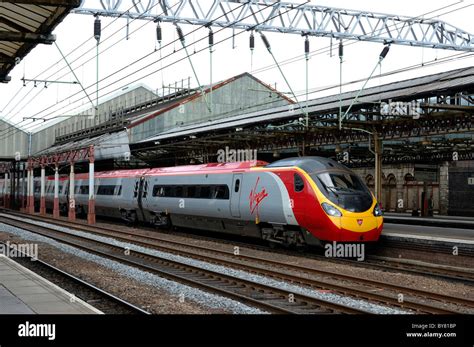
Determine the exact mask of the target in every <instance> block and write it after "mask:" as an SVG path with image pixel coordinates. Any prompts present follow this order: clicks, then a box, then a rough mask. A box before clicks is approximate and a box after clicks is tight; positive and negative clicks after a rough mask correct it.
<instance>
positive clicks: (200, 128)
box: [139, 67, 474, 143]
mask: <svg viewBox="0 0 474 347" xmlns="http://www.w3.org/2000/svg"><path fill="white" fill-rule="evenodd" d="M468 86H474V67H470V68H463V69H457V70H452V71H447V72H442V73H438V74H434V75H429V76H423V77H418V78H413V79H409V80H404V81H400V82H394V83H389V84H386V85H383V86H380V87H373V88H368V89H366V90H365V91H364V92H362V94H361V96H360V97H359V102H358V103H357V105H361V104H371V103H374V102H379V101H380V100H389V99H394V100H400V99H403V98H408V99H409V98H413V97H415V96H416V97H418V96H423V95H429V94H433V93H436V92H440V91H443V90H447V89H451V88H466V87H468ZM357 93H358V91H352V92H347V93H343V94H342V98H341V99H342V107H343V108H345V107H348V106H349V105H350V104H351V102H352V100H353V99H354V98H355V97H356V95H357ZM339 98H340V96H339V94H335V95H331V96H327V97H323V98H317V99H313V100H310V101H308V113H310V114H311V113H323V112H329V111H331V110H335V109H338V108H339V104H340V101H339ZM301 104H302V107H305V103H304V102H303V103H301ZM295 112H297V108H296V107H295V111H294V112H290V111H289V110H288V106H282V107H275V108H272V109H267V110H263V111H256V112H251V113H247V114H243V115H238V116H233V117H229V118H225V119H217V120H215V121H210V122H204V123H200V124H193V125H189V126H185V127H181V128H179V129H171V130H169V131H167V132H163V133H161V134H159V135H157V136H153V137H150V138H148V139H145V140H142V141H140V142H139V143H145V142H153V141H159V140H166V139H171V138H174V137H179V136H186V135H192V134H197V133H203V132H209V131H215V130H222V129H228V128H236V127H243V126H248V125H249V124H257V123H264V122H270V121H277V120H281V119H285V118H288V119H291V118H294V117H295Z"/></svg>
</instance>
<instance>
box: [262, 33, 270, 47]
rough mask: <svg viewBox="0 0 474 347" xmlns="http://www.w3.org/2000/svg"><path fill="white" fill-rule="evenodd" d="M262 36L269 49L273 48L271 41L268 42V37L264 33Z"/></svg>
mask: <svg viewBox="0 0 474 347" xmlns="http://www.w3.org/2000/svg"><path fill="white" fill-rule="evenodd" d="M260 35H261V36H262V40H263V43H264V44H265V47H267V49H268V50H271V46H270V42H268V40H267V37H266V36H265V35H264V34H260Z"/></svg>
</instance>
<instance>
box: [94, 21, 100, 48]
mask: <svg viewBox="0 0 474 347" xmlns="http://www.w3.org/2000/svg"><path fill="white" fill-rule="evenodd" d="M100 34H101V23H100V18H99V17H96V19H95V21H94V38H95V39H96V40H97V42H99V41H100Z"/></svg>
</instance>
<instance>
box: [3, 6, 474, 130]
mask: <svg viewBox="0 0 474 347" xmlns="http://www.w3.org/2000/svg"><path fill="white" fill-rule="evenodd" d="M143 1H144V2H146V1H145V0H143ZM203 1H207V0H203ZM127 2H129V3H130V5H131V3H132V1H131V0H123V3H127ZM294 2H295V3H301V2H298V1H294ZM311 3H313V4H317V5H321V6H330V7H338V8H347V9H354V10H360V11H372V12H380V13H390V14H398V15H404V16H412V17H417V16H423V15H424V14H426V13H429V12H432V11H434V12H432V13H430V14H429V15H427V16H426V17H434V18H437V19H440V20H443V21H445V22H447V23H449V24H451V25H453V26H456V27H458V28H460V29H462V30H464V31H467V32H469V33H474V21H473V20H472V18H473V17H474V0H464V1H459V0H444V1H443V0H431V1H429V2H428V1H413V0H398V1H374V0H372V1H369V0H365V1H348V0H331V1H329V0H320V1H319V0H318V1H311ZM99 4H100V2H99V0H85V6H86V7H96V8H97V7H99V6H100V5H99ZM156 11H158V9H156ZM93 22H94V18H93V17H92V16H90V15H79V14H70V15H69V16H68V17H67V18H66V19H65V20H64V21H63V22H62V23H61V24H59V25H58V27H57V28H56V29H55V31H54V32H53V33H54V34H55V35H56V38H57V39H56V43H57V45H58V47H59V49H60V50H61V51H62V52H63V53H64V54H66V55H67V60H68V62H69V63H70V64H71V66H72V67H73V69H74V71H75V74H76V76H77V78H78V79H79V80H80V81H81V83H82V85H83V86H84V87H86V91H87V92H88V94H90V97H91V98H92V99H94V98H95V82H96V40H95V39H94V38H93ZM126 24H127V21H126V20H125V19H118V20H114V19H113V18H102V37H101V44H100V46H99V47H100V52H101V54H100V55H99V80H100V79H103V78H105V77H107V76H109V75H111V76H110V77H108V78H107V79H106V80H105V81H103V82H100V84H99V86H100V91H99V101H100V100H104V99H105V98H108V97H110V96H111V95H114V93H117V92H120V91H121V90H122V88H125V87H126V86H131V85H135V84H138V83H143V84H145V85H147V86H149V87H150V88H152V89H153V90H157V89H161V87H162V85H163V84H165V85H167V84H169V83H172V84H174V82H175V81H181V79H186V80H187V78H188V77H191V85H192V86H193V87H196V86H197V81H196V79H195V77H194V74H193V71H192V68H191V65H190V63H189V61H188V60H187V59H186V55H185V54H184V52H183V51H179V49H180V48H181V45H180V43H179V41H178V42H174V43H173V41H175V40H177V34H176V32H175V28H174V26H173V25H172V24H171V23H163V24H162V30H163V42H162V49H161V50H160V49H158V50H156V48H158V45H157V42H156V33H155V30H156V24H155V23H153V22H150V21H143V20H135V21H130V23H129V37H128V40H127V39H126ZM181 27H182V29H183V32H184V33H185V34H187V36H186V43H187V44H188V45H189V47H188V51H189V53H190V54H191V59H192V62H193V65H194V67H195V70H196V74H197V75H198V79H199V82H200V83H201V84H203V85H207V84H209V82H210V59H209V56H210V54H209V50H208V49H206V47H207V33H208V30H207V29H206V28H202V27H198V26H192V25H181ZM193 31H194V32H193ZM214 31H215V42H216V43H217V42H218V41H220V40H222V39H225V38H228V37H230V36H232V30H231V29H226V30H222V31H219V32H217V31H218V29H214ZM238 33H240V31H236V34H238ZM265 35H266V36H267V38H268V40H269V42H270V44H271V46H272V52H273V54H274V56H275V58H276V59H277V61H278V62H279V63H280V66H281V69H282V70H283V73H284V76H285V77H286V78H287V80H288V82H289V85H290V87H291V89H292V90H293V91H294V92H295V94H296V95H297V97H298V99H299V100H300V101H304V100H305V98H306V95H305V88H306V73H305V72H306V68H305V60H304V38H302V37H301V36H299V35H295V34H276V33H266V34H265ZM201 38H203V40H201V41H200V42H198V43H193V42H194V41H197V40H199V39H201ZM255 43H256V47H255V50H254V53H253V59H251V53H250V49H249V33H248V32H244V33H242V34H238V35H237V36H236V37H235V43H234V47H233V45H232V40H230V39H229V40H226V41H225V42H223V43H219V44H216V45H215V46H214V52H213V55H212V59H213V69H212V74H213V79H212V80H213V82H214V83H215V82H217V81H221V80H225V79H227V78H230V77H232V76H235V75H238V74H240V73H243V72H251V73H253V74H254V75H255V76H256V77H257V78H259V79H261V80H262V81H264V82H266V83H268V84H271V85H273V86H275V85H276V88H277V89H278V90H280V91H282V92H286V93H289V91H290V88H289V87H288V85H287V84H286V83H285V79H284V78H283V76H282V75H281V73H280V71H279V70H278V69H277V67H276V66H275V65H274V61H273V59H272V57H271V56H270V54H269V53H268V52H267V50H266V49H265V46H264V45H263V43H262V41H261V39H260V37H259V36H258V35H256V36H255ZM330 43H331V41H330V39H328V38H317V37H311V38H310V46H311V52H312V53H311V59H310V60H309V74H308V77H309V78H308V83H309V90H310V91H312V93H311V94H310V95H309V98H310V99H311V98H316V97H320V96H324V95H328V94H336V93H338V91H339V87H337V88H335V89H327V87H329V86H337V85H338V84H339V78H340V77H339V67H340V66H339V58H338V53H337V42H336V41H335V40H334V41H333V50H332V55H331V54H330V53H329V50H328V48H329V47H330ZM349 43H351V42H347V44H346V46H345V49H344V62H343V70H342V71H343V74H342V80H343V83H346V82H350V81H356V80H359V79H362V80H363V79H366V78H367V77H368V76H369V74H370V73H371V71H372V70H373V69H374V67H375V65H376V63H377V61H378V56H379V54H380V52H381V50H382V48H383V45H382V44H381V43H370V42H356V43H351V44H349ZM109 47H110V48H109ZM203 48H204V50H203V51H202V52H199V51H200V50H201V49H203ZM175 51H176V52H175ZM195 51H197V53H196V54H194V52H195ZM459 54H460V52H456V51H448V50H437V49H436V50H435V49H429V48H417V47H405V46H400V45H392V47H391V50H390V52H389V54H388V55H387V57H386V59H385V60H384V61H383V62H382V65H381V68H380V69H377V70H376V73H375V76H374V77H373V78H372V80H371V81H370V82H369V85H368V86H378V85H380V84H385V83H390V82H393V81H398V80H403V79H408V78H413V77H417V76H422V75H428V74H433V73H437V72H442V71H448V70H453V69H457V68H461V67H468V66H472V65H473V63H474V59H473V58H474V54H471V55H470V56H468V57H467V58H464V59H460V60H454V61H451V62H448V63H443V64H440V63H438V64H430V63H431V62H436V61H442V60H443V58H445V57H449V56H452V55H459ZM145 56H146V58H143V57H145ZM160 57H161V59H160ZM141 58H143V59H141ZM294 58H298V59H294ZM139 59H141V60H139ZM289 59H293V61H292V62H291V63H285V62H286V61H288V60H289ZM178 60H181V61H179V62H177V61H178ZM137 61H138V62H137ZM251 62H253V63H251ZM148 65H149V66H148ZM426 65H429V66H426ZM147 66H148V67H147ZM411 66H413V67H416V69H411V70H409V71H407V72H404V73H399V74H395V75H390V76H388V77H385V78H379V77H378V75H379V74H380V73H382V74H383V73H387V72H390V71H395V70H398V69H403V68H406V67H411ZM423 66H424V67H423ZM44 70H46V72H44V73H42V72H43V71H44ZM158 70H161V71H158ZM40 73H41V74H40ZM10 76H11V78H12V81H11V82H10V83H8V84H0V117H1V118H2V119H6V120H8V121H10V122H12V123H13V124H16V125H18V126H20V127H22V128H23V129H24V130H26V131H34V130H35V128H37V127H39V126H42V125H46V124H48V123H43V122H42V121H40V120H37V121H35V122H33V121H32V120H27V121H24V120H23V118H28V117H35V118H47V119H56V120H57V119H64V118H61V117H59V116H63V115H72V114H75V113H77V112H79V111H81V110H84V109H87V108H89V107H90V103H89V101H88V99H87V97H86V96H85V94H84V93H83V92H82V91H81V88H80V86H79V85H77V84H76V85H73V84H57V83H56V84H48V85H47V88H45V87H44V84H38V86H37V87H36V88H35V87H33V83H28V84H27V86H26V87H23V82H22V81H21V79H22V78H23V77H25V78H26V79H33V78H36V79H44V80H50V81H67V82H70V81H74V80H75V77H74V76H73V74H72V73H71V72H70V70H69V69H68V68H67V65H66V63H65V61H64V60H63V59H62V58H61V54H60V52H59V50H58V48H57V47H56V46H55V45H38V46H37V47H36V48H35V49H34V50H33V51H32V52H30V54H29V55H28V56H27V57H26V58H25V59H24V60H23V61H22V62H21V63H20V64H19V65H18V66H16V68H15V69H14V70H13V71H12V72H11V73H10ZM362 83H363V82H359V83H354V84H350V85H347V86H344V87H343V91H349V90H357V89H359V88H360V87H361V86H362ZM289 96H291V95H289ZM94 102H95V101H94ZM55 117H56V118H55Z"/></svg>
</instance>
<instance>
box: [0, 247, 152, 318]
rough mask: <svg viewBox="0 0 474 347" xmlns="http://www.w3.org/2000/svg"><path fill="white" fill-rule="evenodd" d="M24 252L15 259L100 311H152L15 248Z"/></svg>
mask: <svg viewBox="0 0 474 347" xmlns="http://www.w3.org/2000/svg"><path fill="white" fill-rule="evenodd" d="M0 244H2V245H3V247H11V246H12V243H10V244H7V243H5V242H1V241H0ZM15 251H16V252H18V253H21V254H22V257H21V258H20V257H18V258H15V259H14V260H15V261H16V262H18V263H20V264H21V265H23V266H25V267H27V268H29V269H30V270H32V271H34V272H35V273H38V274H39V275H40V276H42V277H44V278H46V279H47V280H49V281H51V282H53V283H55V284H56V285H58V286H60V287H61V288H63V289H66V290H67V291H68V292H70V293H71V294H73V295H75V296H76V297H78V298H80V299H81V300H84V301H85V302H87V303H89V304H91V305H93V306H94V307H96V308H97V309H99V310H100V311H102V312H103V313H106V314H117V313H118V314H140V315H142V314H145V315H149V314H150V313H149V312H148V311H146V310H144V309H142V308H140V307H138V306H136V305H134V304H132V303H130V302H127V301H125V300H123V299H121V298H119V297H117V296H115V295H113V294H111V293H109V292H107V291H105V290H103V289H101V288H99V287H97V286H95V285H94V284H92V283H89V282H86V281H84V280H83V279H81V278H79V277H76V276H74V275H72V274H70V273H68V272H66V271H63V270H61V269H59V268H57V267H55V266H54V265H51V264H49V263H47V262H46V261H44V260H41V259H35V260H34V261H32V259H31V257H29V256H28V255H27V254H25V253H23V252H21V251H19V250H18V249H16V250H15Z"/></svg>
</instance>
